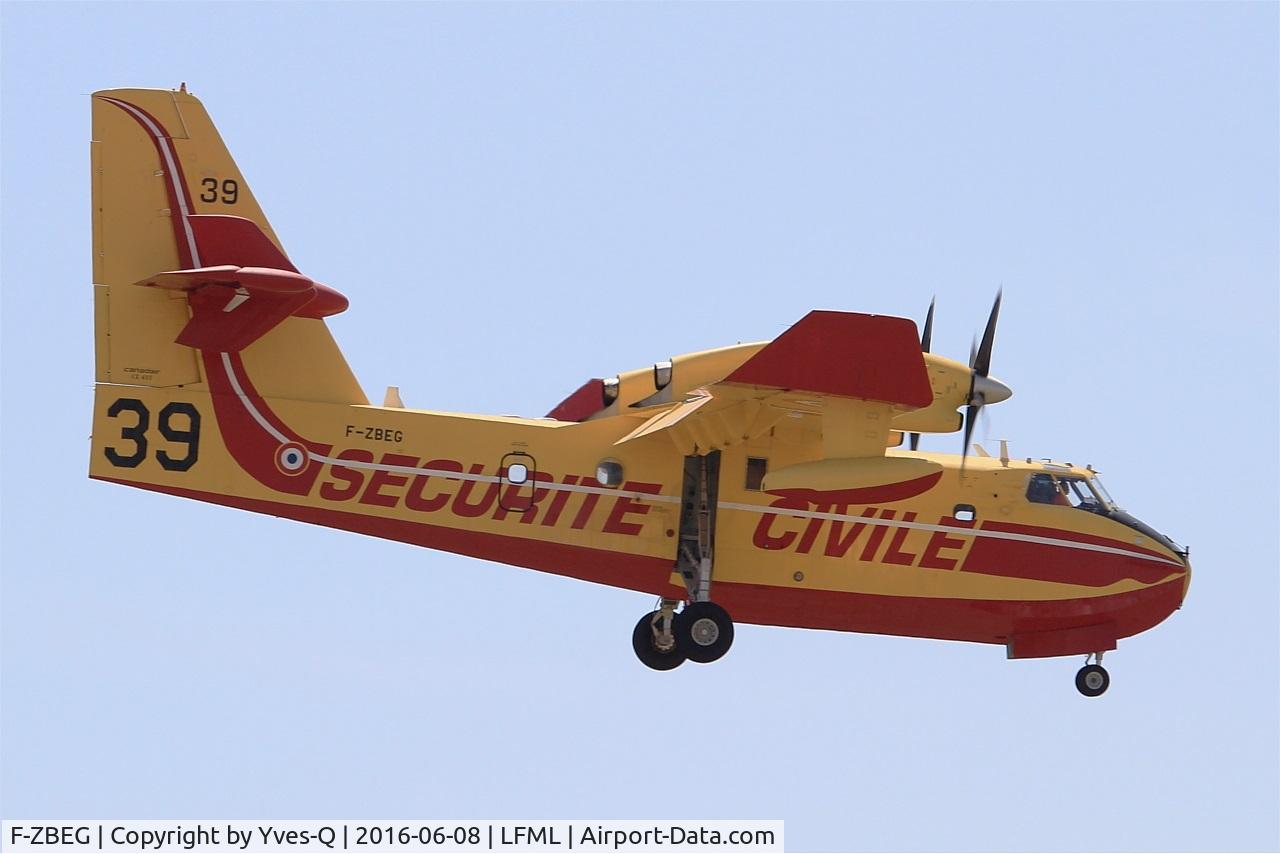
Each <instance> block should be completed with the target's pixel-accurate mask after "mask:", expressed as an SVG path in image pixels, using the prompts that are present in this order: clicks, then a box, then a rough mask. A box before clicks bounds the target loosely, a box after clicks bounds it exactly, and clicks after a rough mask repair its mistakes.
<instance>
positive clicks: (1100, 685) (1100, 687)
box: [1076, 652, 1111, 697]
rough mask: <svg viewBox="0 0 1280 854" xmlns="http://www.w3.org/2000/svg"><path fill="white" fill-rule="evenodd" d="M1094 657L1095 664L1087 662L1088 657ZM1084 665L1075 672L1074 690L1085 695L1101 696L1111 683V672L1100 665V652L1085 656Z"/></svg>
mask: <svg viewBox="0 0 1280 854" xmlns="http://www.w3.org/2000/svg"><path fill="white" fill-rule="evenodd" d="M1090 657H1092V658H1094V659H1096V661H1097V663H1096V664H1089V663H1088V662H1089V658H1090ZM1084 660H1085V665H1084V667H1081V668H1080V670H1079V671H1077V672H1076V690H1077V691H1079V692H1080V693H1081V694H1084V695H1085V696H1086V697H1101V696H1102V695H1103V694H1105V693H1106V692H1107V688H1108V687H1109V686H1110V685H1111V674H1109V673H1107V670H1106V668H1105V667H1103V666H1102V653H1100V652H1095V653H1094V654H1093V656H1085V659H1084Z"/></svg>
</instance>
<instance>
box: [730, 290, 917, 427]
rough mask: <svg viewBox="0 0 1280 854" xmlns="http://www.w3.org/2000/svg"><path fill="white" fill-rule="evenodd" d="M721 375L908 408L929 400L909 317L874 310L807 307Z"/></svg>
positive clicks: (783, 387) (913, 407)
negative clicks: (769, 340) (789, 324)
mask: <svg viewBox="0 0 1280 854" xmlns="http://www.w3.org/2000/svg"><path fill="white" fill-rule="evenodd" d="M725 381H726V382H731V383H742V384H745V385H754V386H765V387H770V388H778V389H786V390H790V391H804V392H809V393H813V394H823V395H834V396H839V397H852V398H859V399H862V400H874V401H881V402H884V403H890V404H893V405H895V406H901V407H907V408H910V409H919V408H922V407H925V406H928V405H929V404H930V403H932V402H933V388H932V386H931V385H930V384H929V374H928V371H927V369H926V367H925V361H924V354H923V353H922V352H921V350H920V340H919V336H918V334H917V332H916V325H915V323H913V322H912V321H910V320H907V319H905V318H901V317H887V316H884V315H875V314H854V313H851V312H839V311H811V312H809V313H808V314H807V315H805V316H804V317H803V318H801V319H800V321H799V322H798V323H796V324H795V325H794V326H792V327H791V328H790V329H788V330H787V331H786V332H784V333H782V334H781V335H780V336H778V337H777V338H776V339H774V340H773V342H772V343H770V344H768V345H767V346H766V347H765V348H764V349H763V350H761V351H760V352H758V353H756V354H755V355H754V356H752V357H751V358H750V359H748V360H747V361H746V362H744V363H743V364H742V365H741V366H740V367H738V368H737V369H736V370H735V371H734V372H733V373H731V374H730V375H729V376H728V377H726V378H725Z"/></svg>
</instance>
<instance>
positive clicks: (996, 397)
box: [973, 374, 1013, 403]
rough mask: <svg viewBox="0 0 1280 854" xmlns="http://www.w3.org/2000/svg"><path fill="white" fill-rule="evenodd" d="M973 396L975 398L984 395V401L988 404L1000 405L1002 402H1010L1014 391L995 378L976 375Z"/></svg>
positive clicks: (974, 376)
mask: <svg viewBox="0 0 1280 854" xmlns="http://www.w3.org/2000/svg"><path fill="white" fill-rule="evenodd" d="M973 394H974V396H977V395H982V399H983V401H984V402H986V403H999V402H1000V401H1002V400H1008V399H1009V398H1011V397H1013V390H1012V389H1011V388H1009V387H1008V386H1007V385H1005V384H1004V383H1002V382H1000V380H998V379H996V378H995V377H984V376H983V375H982V374H974V375H973Z"/></svg>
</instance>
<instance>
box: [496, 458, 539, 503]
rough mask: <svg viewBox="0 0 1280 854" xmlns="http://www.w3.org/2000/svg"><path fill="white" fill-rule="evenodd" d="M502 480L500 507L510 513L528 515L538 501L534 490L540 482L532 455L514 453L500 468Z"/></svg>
mask: <svg viewBox="0 0 1280 854" xmlns="http://www.w3.org/2000/svg"><path fill="white" fill-rule="evenodd" d="M498 477H499V479H500V480H501V483H500V484H499V489H498V506H500V507H501V508H502V509H503V510H506V511H508V512H510V513H527V512H528V511H530V510H532V509H533V505H534V503H535V502H536V500H537V496H536V495H535V493H534V489H535V487H536V485H537V482H538V463H537V461H536V460H534V458H533V455H532V454H526V453H525V452H524V451H512V452H511V453H509V454H506V455H504V456H503V458H502V462H501V463H500V464H499V466H498Z"/></svg>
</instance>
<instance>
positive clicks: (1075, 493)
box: [1027, 474, 1115, 513]
mask: <svg viewBox="0 0 1280 854" xmlns="http://www.w3.org/2000/svg"><path fill="white" fill-rule="evenodd" d="M1027 500H1028V501H1031V502H1033V503H1035V504H1056V505H1058V506H1060V507H1074V508H1076V509H1077V510H1088V511H1089V512H1090V513H1107V512H1108V511H1110V510H1113V509H1115V503H1114V502H1113V501H1112V500H1111V496H1110V495H1108V494H1107V491H1106V490H1105V489H1103V488H1102V484H1101V483H1099V482H1098V479H1097V478H1087V477H1080V476H1078V475H1051V474H1033V475H1032V476H1031V482H1030V483H1029V484H1028V485H1027Z"/></svg>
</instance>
